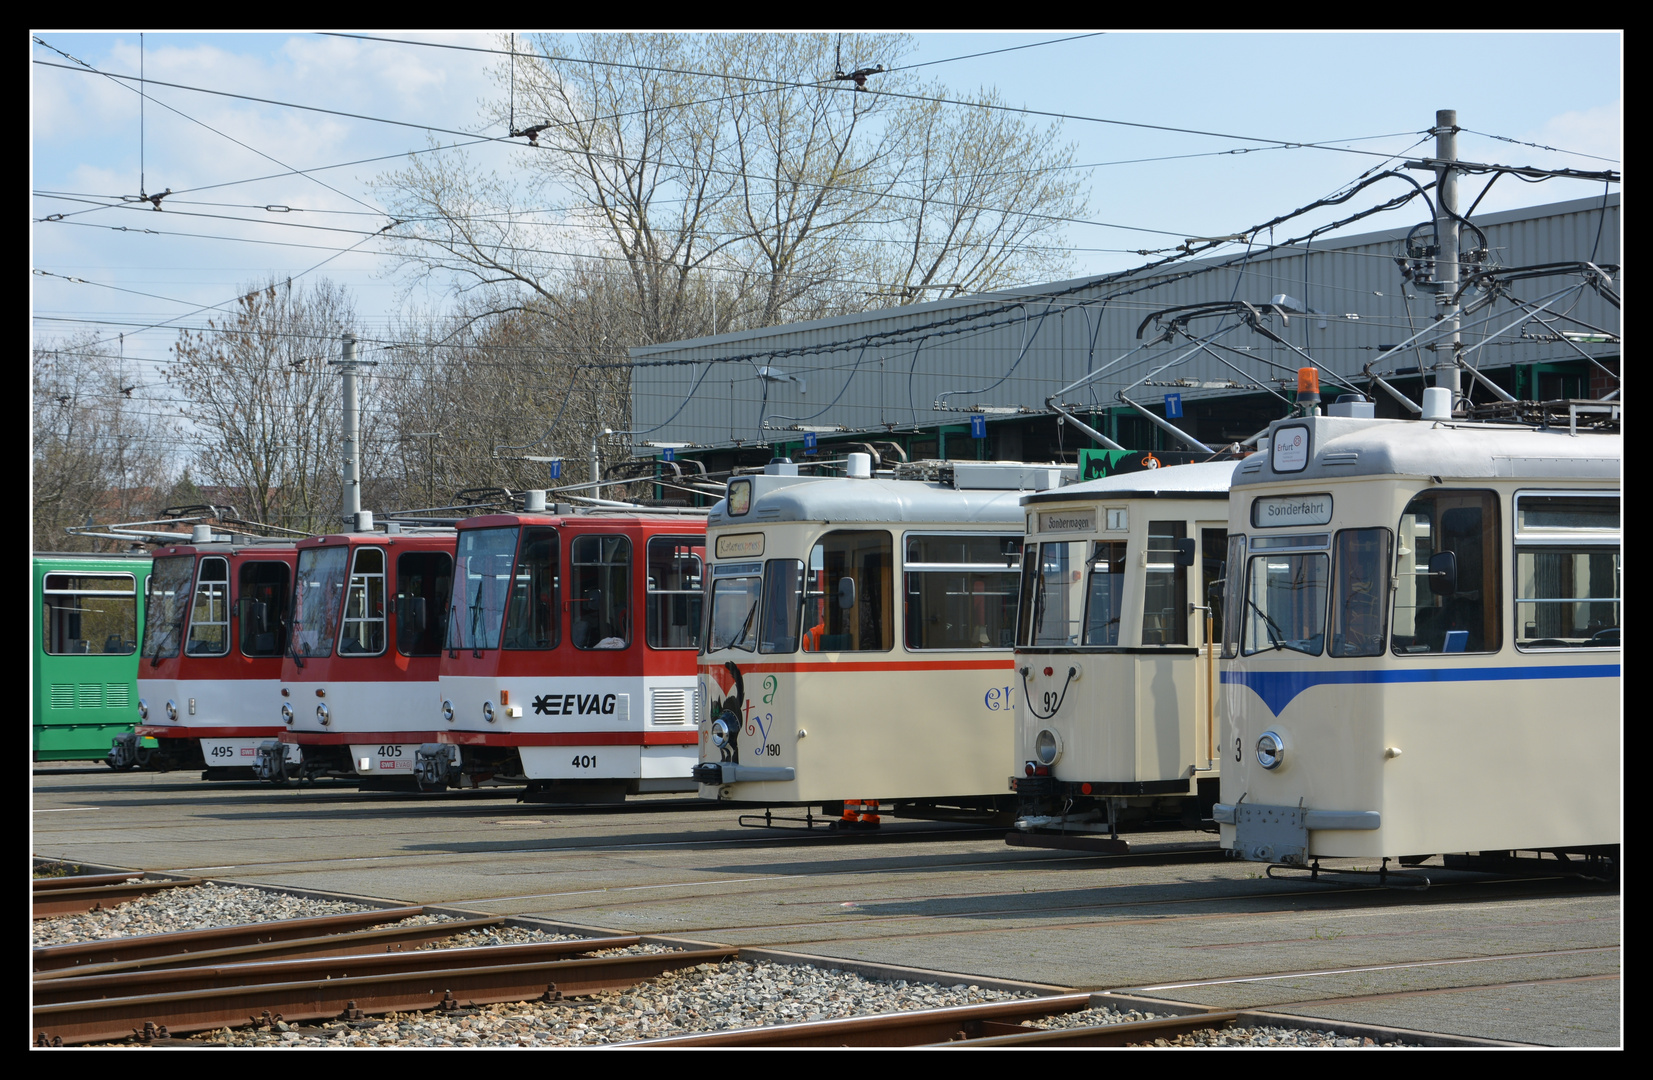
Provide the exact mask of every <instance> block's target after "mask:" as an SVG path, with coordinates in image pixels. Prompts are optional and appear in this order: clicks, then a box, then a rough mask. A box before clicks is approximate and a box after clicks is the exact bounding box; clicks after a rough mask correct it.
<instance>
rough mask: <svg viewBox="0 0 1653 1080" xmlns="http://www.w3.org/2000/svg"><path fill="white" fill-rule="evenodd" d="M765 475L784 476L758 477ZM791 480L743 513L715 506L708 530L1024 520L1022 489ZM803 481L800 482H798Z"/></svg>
mask: <svg viewBox="0 0 1653 1080" xmlns="http://www.w3.org/2000/svg"><path fill="white" fill-rule="evenodd" d="M755 479H758V480H759V481H760V482H761V481H762V480H764V479H771V480H772V479H781V478H770V477H760V478H755ZM785 479H789V480H792V481H793V482H792V483H788V484H786V485H785V486H781V487H770V488H768V489H767V490H764V489H762V488H760V489H759V490H756V491H754V492H753V494H752V505H751V508H750V509H749V510H748V511H747V512H746V513H745V514H742V515H741V516H740V517H731V516H730V515H729V503H728V500H723V501H721V502H719V503H718V504H717V505H716V506H714V507H712V512H711V514H710V516H709V517H708V518H707V520H706V525H707V527H708V528H716V527H718V526H722V525H728V526H749V527H754V528H755V527H757V526H760V525H767V524H769V523H771V522H776V521H823V522H826V523H828V524H832V525H840V524H842V525H853V524H861V523H868V524H873V523H878V524H882V523H885V522H890V523H905V522H912V523H920V524H940V525H956V526H972V525H983V526H995V527H997V526H1002V525H1013V526H1015V527H1016V529H1017V530H1018V531H1020V529H1021V528H1022V527H1023V523H1024V519H1023V516H1022V509H1021V505H1020V499H1021V496H1022V492H1020V491H1016V490H1011V491H993V490H982V489H969V490H964V491H960V490H958V489H956V488H954V487H952V486H950V485H947V484H941V483H932V482H930V481H924V480H891V479H885V478H883V477H877V478H873V479H864V480H862V479H849V478H845V477H821V478H819V479H805V478H801V477H788V478H785ZM800 481H801V482H800Z"/></svg>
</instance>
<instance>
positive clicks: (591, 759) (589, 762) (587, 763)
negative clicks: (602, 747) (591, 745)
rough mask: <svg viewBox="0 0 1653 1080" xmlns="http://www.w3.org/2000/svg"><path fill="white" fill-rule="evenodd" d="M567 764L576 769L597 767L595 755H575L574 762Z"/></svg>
mask: <svg viewBox="0 0 1653 1080" xmlns="http://www.w3.org/2000/svg"><path fill="white" fill-rule="evenodd" d="M569 764H570V765H572V766H574V768H576V769H595V768H596V767H597V755H596V754H576V755H574V760H573V761H571V762H569Z"/></svg>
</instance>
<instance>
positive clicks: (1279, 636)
mask: <svg viewBox="0 0 1653 1080" xmlns="http://www.w3.org/2000/svg"><path fill="white" fill-rule="evenodd" d="M1245 602H1246V603H1247V604H1248V605H1250V607H1251V610H1252V611H1255V612H1256V613H1257V614H1258V615H1261V616H1262V617H1263V622H1264V623H1266V624H1267V626H1268V643H1269V644H1270V645H1272V646H1274V647H1275V648H1276V649H1283V648H1285V647H1286V642H1285V640H1284V639H1285V636H1286V632H1285V631H1284V630H1282V629H1280V624H1279V623H1277V622H1275V621H1274V620H1273V619H1271V618H1269V617H1268V612H1266V611H1264V610H1263V609H1262V608H1260V607H1258V606H1257V601H1256V600H1254V599H1252V598H1251V597H1249V596H1248V597H1246V598H1245Z"/></svg>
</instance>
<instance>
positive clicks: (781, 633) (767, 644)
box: [758, 559, 821, 653]
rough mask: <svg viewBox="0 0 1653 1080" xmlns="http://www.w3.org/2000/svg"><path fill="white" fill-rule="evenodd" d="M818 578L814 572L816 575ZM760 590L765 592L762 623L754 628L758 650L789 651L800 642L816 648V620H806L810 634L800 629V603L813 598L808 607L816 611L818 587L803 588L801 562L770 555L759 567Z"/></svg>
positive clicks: (817, 606)
mask: <svg viewBox="0 0 1653 1080" xmlns="http://www.w3.org/2000/svg"><path fill="white" fill-rule="evenodd" d="M817 580H818V576H817ZM763 591H764V592H765V593H766V594H768V596H769V603H767V604H765V605H764V609H763V624H762V628H761V629H760V630H759V631H758V651H759V652H762V653H793V652H797V651H798V646H799V644H800V640H799V639H800V637H802V638H803V640H802V642H801V644H802V645H803V647H804V648H806V649H811V650H813V649H815V648H818V644H817V642H816V639H817V638H819V637H820V630H819V626H820V620H819V618H817V619H816V621H815V622H813V623H810V624H809V629H810V631H811V632H812V633H813V634H814V637H813V638H811V637H810V636H808V635H807V634H804V633H802V632H801V630H800V627H802V625H803V615H804V606H805V603H806V601H807V600H813V601H814V603H813V604H811V605H810V607H811V609H812V610H813V611H815V612H819V609H820V595H821V594H820V590H819V589H816V590H813V591H812V592H807V591H806V589H805V585H804V564H803V563H801V562H799V561H798V560H797V559H770V560H769V561H768V562H767V563H765V564H764V567H763Z"/></svg>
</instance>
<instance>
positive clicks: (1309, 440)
mask: <svg viewBox="0 0 1653 1080" xmlns="http://www.w3.org/2000/svg"><path fill="white" fill-rule="evenodd" d="M1442 393H1443V394H1444V391H1443V392H1442ZM1426 396H1427V395H1426ZM1437 415H1438V414H1437ZM1562 425H1563V426H1561V427H1558V428H1552V429H1536V430H1535V429H1533V428H1530V427H1514V426H1491V425H1484V424H1471V423H1464V422H1453V421H1452V420H1451V419H1450V418H1449V417H1446V416H1439V418H1436V419H1431V418H1429V413H1427V412H1426V418H1425V419H1424V420H1420V421H1387V420H1368V419H1355V418H1346V417H1335V416H1334V417H1305V418H1300V419H1293V420H1283V421H1279V422H1276V423H1275V424H1273V425H1272V426H1271V428H1270V431H1269V435H1268V443H1267V445H1266V448H1265V450H1264V452H1263V453H1260V454H1257V455H1254V456H1253V457H1251V458H1249V459H1247V460H1246V461H1245V462H1244V463H1243V464H1242V465H1241V466H1240V467H1239V469H1238V470H1237V471H1236V472H1235V474H1234V486H1233V491H1232V497H1231V500H1230V503H1229V507H1230V517H1229V541H1228V543H1229V555H1228V572H1227V573H1228V576H1227V610H1226V626H1225V632H1224V645H1223V648H1224V654H1223V656H1224V659H1223V662H1222V673H1221V679H1222V684H1223V692H1222V694H1221V703H1220V708H1221V711H1222V721H1221V723H1222V733H1223V734H1222V738H1223V740H1224V743H1223V749H1224V752H1225V754H1226V755H1227V758H1226V760H1224V762H1223V766H1222V799H1221V802H1220V803H1219V804H1218V806H1217V807H1216V817H1217V820H1218V821H1219V822H1220V824H1221V832H1222V844H1223V846H1224V847H1225V848H1227V849H1229V850H1230V851H1231V852H1232V854H1234V855H1236V856H1238V857H1241V858H1245V859H1253V860H1259V861H1264V862H1270V863H1279V864H1290V865H1296V866H1305V865H1309V864H1311V863H1314V861H1315V860H1317V859H1319V858H1322V857H1354V858H1362V859H1371V860H1374V861H1375V860H1382V862H1381V863H1377V867H1378V868H1380V869H1381V871H1382V872H1384V873H1388V871H1389V867H1388V862H1389V860H1390V859H1398V860H1400V861H1401V862H1402V863H1403V864H1405V863H1414V862H1417V861H1420V859H1421V857H1424V856H1428V855H1431V854H1437V853H1454V852H1470V853H1475V852H1481V853H1493V852H1506V853H1512V852H1539V851H1552V852H1584V853H1585V854H1586V855H1600V854H1601V853H1602V848H1604V847H1610V846H1612V845H1617V844H1618V843H1619V828H1620V825H1619V823H1620V813H1621V806H1620V792H1619V777H1620V775H1621V774H1620V766H1621V753H1620V736H1621V733H1620V677H1621V673H1620V647H1619V632H1620V627H1621V623H1622V616H1623V610H1622V607H1623V604H1622V599H1621V596H1622V594H1621V570H1620V562H1619V535H1620V524H1619V522H1620V511H1619V485H1620V447H1621V441H1620V436H1619V435H1618V434H1616V433H1613V434H1608V433H1590V432H1582V431H1581V432H1579V433H1577V434H1570V433H1569V431H1568V428H1567V427H1566V426H1565V425H1566V417H1565V415H1563V418H1562ZM1592 849H1593V850H1592ZM1315 865H1316V866H1317V865H1318V864H1315Z"/></svg>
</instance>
